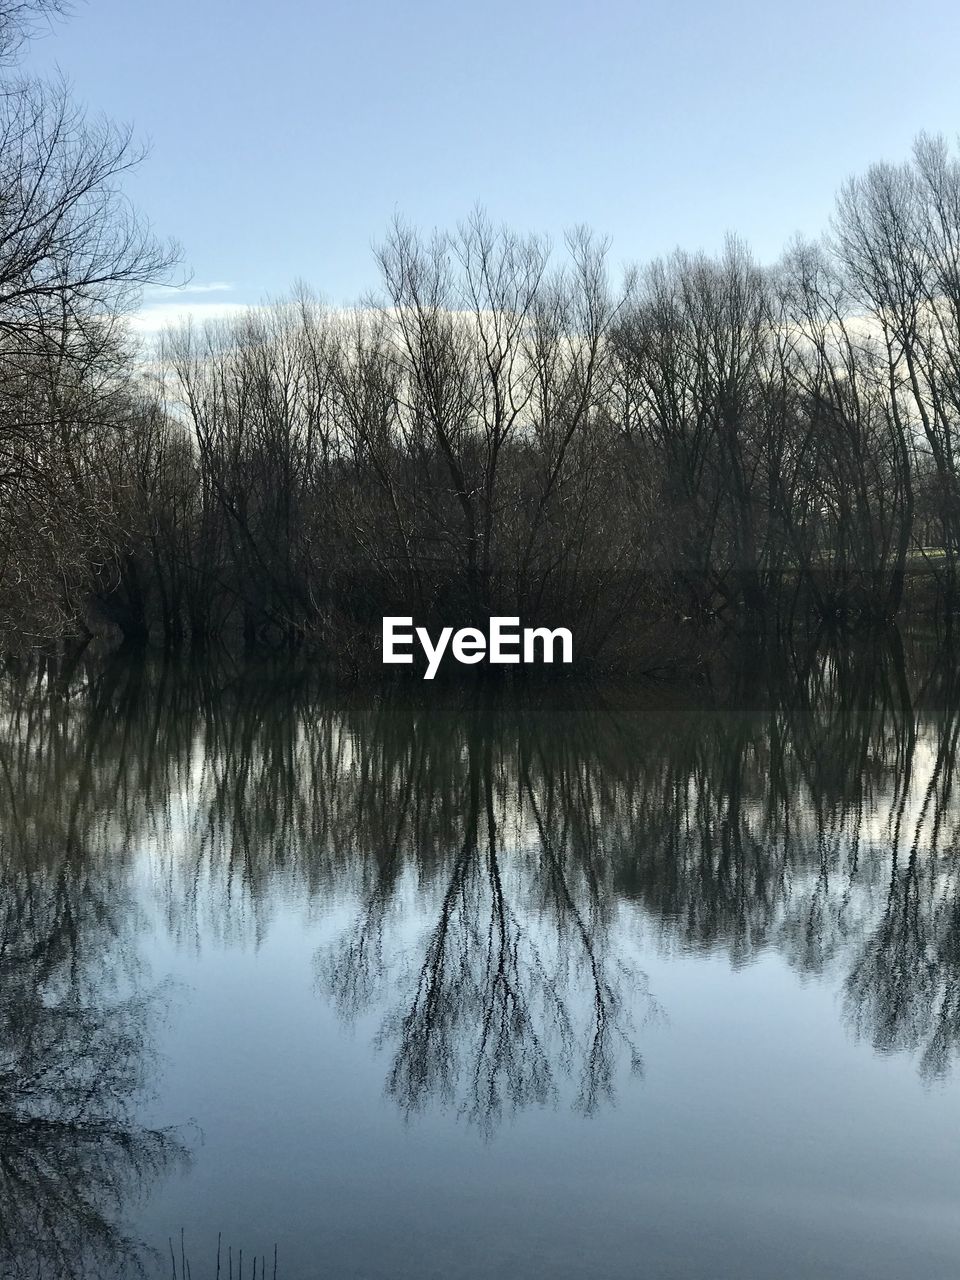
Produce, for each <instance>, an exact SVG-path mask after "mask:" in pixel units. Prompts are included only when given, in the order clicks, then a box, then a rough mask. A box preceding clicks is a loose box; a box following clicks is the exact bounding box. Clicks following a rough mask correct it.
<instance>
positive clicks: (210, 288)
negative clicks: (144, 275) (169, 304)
mask: <svg viewBox="0 0 960 1280" xmlns="http://www.w3.org/2000/svg"><path fill="white" fill-rule="evenodd" d="M232 292H233V285H232V284H228V283H227V281H226V280H210V281H209V282H207V283H205V284H194V283H193V281H192V280H191V281H188V282H187V283H186V284H177V285H171V284H166V285H158V286H157V287H156V288H154V289H148V290H147V296H148V297H150V298H169V297H171V296H172V295H174V294H184V293H232Z"/></svg>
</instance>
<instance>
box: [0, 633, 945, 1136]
mask: <svg viewBox="0 0 960 1280" xmlns="http://www.w3.org/2000/svg"><path fill="white" fill-rule="evenodd" d="M3 690H4V693H3V696H4V698H5V699H6V701H5V704H4V706H5V717H4V722H3V725H2V733H0V744H2V745H0V753H2V762H3V774H2V777H3V783H2V785H3V786H4V787H5V788H6V789H7V791H8V792H9V796H10V800H11V803H10V805H9V806H8V808H9V814H10V816H9V817H7V818H6V819H5V822H6V823H7V826H6V828H5V830H6V832H7V834H6V835H5V837H4V838H5V841H6V843H5V844H4V851H5V852H4V858H5V868H6V870H5V875H6V876H7V878H8V880H9V881H10V883H11V885H13V884H14V883H16V884H17V885H18V886H19V887H18V888H15V889H14V893H15V895H17V896H15V900H16V903H17V904H18V905H17V906H16V907H15V914H14V916H13V917H12V918H11V920H10V922H9V923H8V924H7V925H6V926H5V928H6V929H7V931H8V932H7V934H6V935H5V937H7V938H8V941H7V942H6V943H5V946H6V947H7V948H9V947H10V946H11V945H13V944H14V943H15V944H16V947H17V948H19V950H18V951H17V954H18V955H22V954H25V953H28V954H30V955H31V956H34V955H36V956H39V957H41V959H39V960H37V961H36V963H37V964H39V965H41V966H42V965H43V964H46V965H48V966H49V973H48V974H47V976H46V978H45V981H48V982H54V983H56V982H66V979H65V978H64V977H63V975H64V974H66V973H69V974H71V975H72V976H71V981H74V982H75V981H77V980H78V975H82V974H83V972H84V966H85V962H84V963H81V962H78V961H77V960H75V959H72V958H71V957H72V956H73V950H74V948H75V947H76V946H78V945H80V943H81V942H82V939H83V937H84V934H85V932H86V934H87V935H88V936H89V937H91V938H94V939H96V940H97V941H96V945H95V946H94V948H93V949H94V950H97V951H98V953H99V954H101V956H103V955H107V956H109V957H110V958H111V960H110V962H111V963H112V964H116V963H117V962H118V960H117V957H122V956H123V954H124V948H125V947H126V946H127V933H129V929H128V930H127V933H125V931H124V929H123V928H121V927H119V926H117V925H115V924H111V920H115V919H116V916H117V913H118V911H119V912H121V914H122V912H127V914H128V915H129V913H130V912H131V911H132V910H133V906H132V904H131V902H130V895H131V885H130V866H131V864H132V860H133V854H134V851H135V850H138V849H149V850H150V856H149V859H148V860H147V861H148V872H147V874H148V875H149V877H150V886H151V891H152V893H153V894H154V895H155V897H157V898H158V899H159V900H160V901H161V903H162V905H163V911H164V915H165V919H166V922H167V925H168V927H169V928H170V930H171V931H172V932H173V934H174V935H175V936H176V937H177V938H178V939H179V940H180V941H181V942H182V944H183V945H187V946H193V945H196V943H197V941H198V939H200V938H206V937H210V936H214V935H215V936H219V937H223V938H227V939H229V940H231V941H232V942H234V943H236V944H237V945H247V944H252V943H256V942H258V941H259V940H260V939H262V938H263V937H264V936H266V934H267V933H268V932H269V929H270V924H271V917H272V913H273V911H274V910H275V909H276V904H277V902H278V901H279V899H280V897H281V895H282V897H283V898H284V900H285V901H289V900H290V898H291V896H295V897H296V898H297V899H298V900H300V901H301V902H302V903H303V904H305V907H306V908H307V909H310V908H311V905H312V904H317V906H318V907H319V906H320V905H324V906H328V905H329V904H331V903H334V902H335V903H337V904H339V906H340V907H342V908H343V910H344V912H345V913H346V915H345V917H344V918H346V919H348V920H349V922H350V923H349V926H348V927H347V928H345V929H344V931H343V932H342V933H341V934H339V935H338V936H337V937H336V938H335V939H334V940H333V942H332V943H331V944H330V945H328V946H325V947H324V949H323V951H322V953H321V954H320V955H319V956H318V982H319V988H320V990H321V991H322V992H323V993H324V995H325V996H327V997H329V998H330V999H332V1000H333V1001H335V1003H336V1005H337V1007H338V1008H339V1010H340V1011H341V1013H342V1014H343V1016H344V1017H345V1018H355V1017H357V1016H358V1015H359V1014H361V1013H364V1014H370V1015H372V1016H373V1017H374V1018H375V1019H376V1020H377V1025H378V1026H379V1033H378V1043H379V1045H380V1047H381V1049H382V1051H383V1053H384V1055H385V1066H386V1072H387V1078H386V1087H387V1090H388V1092H389V1094H390V1096H392V1097H393V1098H394V1099H395V1100H396V1102H397V1103H398V1105H399V1106H400V1107H401V1108H402V1109H403V1110H404V1111H405V1112H410V1113H412V1112H415V1111H417V1110H419V1109H421V1108H423V1107H425V1106H427V1105H429V1104H431V1103H442V1104H444V1105H447V1106H452V1107H455V1108H457V1109H458V1110H461V1111H463V1112H464V1113H465V1114H467V1115H468V1116H469V1117H471V1118H472V1119H473V1120H474V1121H476V1122H477V1123H478V1124H479V1125H480V1126H481V1127H484V1128H485V1129H489V1128H490V1127H492V1126H493V1125H495V1124H496V1123H497V1121H498V1120H499V1119H500V1118H501V1117H502V1116H503V1115H504V1114H506V1113H508V1112H510V1111H511V1110H514V1109H517V1108H520V1107H524V1106H527V1105H529V1104H534V1103H535V1104H544V1103H548V1102H552V1101H554V1100H555V1099H558V1098H559V1097H560V1096H561V1094H563V1093H564V1092H566V1091H567V1089H566V1085H565V1084H564V1082H565V1081H569V1080H572V1081H573V1082H574V1083H573V1085H572V1100H573V1102H574V1105H577V1106H579V1107H581V1108H583V1109H584V1110H585V1111H591V1110H593V1109H594V1108H596V1107H597V1106H598V1105H600V1104H601V1102H602V1101H603V1100H604V1099H608V1098H610V1097H611V1096H612V1094H613V1092H614V1088H615V1082H616V1079H617V1077H618V1073H620V1072H621V1071H623V1072H628V1071H629V1070H631V1069H633V1070H637V1069H639V1068H640V1065H641V1054H640V1049H641V1047H642V1040H643V1024H644V1021H645V1019H647V1018H648V1017H649V1016H650V1015H651V1014H653V1013H655V1012H656V1006H655V1002H654V999H653V995H652V994H651V993H650V992H649V991H648V990H647V987H646V983H645V980H644V977H643V970H642V962H641V953H642V948H643V947H649V946H651V945H653V946H656V947H658V948H660V949H662V950H670V949H674V948H682V949H685V950H691V949H694V950H710V951H722V952H725V953H726V954H727V955H728V956H729V958H730V961H731V962H732V963H733V964H735V965H740V964H746V963H749V962H750V960H751V959H752V958H754V957H755V956H756V955H757V954H759V953H760V952H761V951H764V950H767V949H770V950H775V951H777V952H778V953H780V954H781V955H783V956H784V957H786V958H787V959H788V961H789V963H790V964H791V965H793V966H794V967H795V968H797V969H798V970H800V971H802V972H804V973H809V974H817V975H820V976H821V977H822V978H823V980H825V981H828V980H829V981H833V982H836V983H837V984H838V986H839V987H840V988H841V989H842V991H843V993H844V1004H843V1008H844V1016H845V1018H846V1020H847V1023H848V1025H849V1027H850V1029H851V1031H852V1032H853V1033H854V1034H856V1035H858V1036H862V1037H864V1038H866V1039H867V1040H869V1041H870V1042H871V1043H872V1044H873V1045H874V1047H875V1048H876V1049H877V1050H878V1051H897V1052H908V1053H911V1054H914V1055H916V1057H917V1060H918V1063H919V1066H920V1069H921V1070H922V1071H923V1072H924V1073H925V1074H937V1073H941V1072H943V1071H946V1070H947V1069H948V1068H949V1066H950V1064H951V1062H952V1061H953V1060H954V1058H955V1057H956V1054H957V1048H958V1045H960V1000H958V993H957V987H958V983H957V976H958V957H960V947H958V937H960V934H958V908H960V882H958V871H957V868H958V866H960V859H958V834H960V828H958V823H960V808H958V803H957V799H956V796H955V787H954V780H955V779H954V771H955V762H956V755H957V741H958V733H960V714H958V710H960V676H958V670H957V665H956V662H955V660H954V659H953V657H952V654H951V646H950V644H949V643H945V644H943V645H941V646H939V647H938V645H937V644H936V643H934V642H932V641H931V642H923V643H921V642H920V641H913V642H911V645H910V647H909V651H908V654H907V655H905V653H904V650H903V647H902V645H901V642H900V639H899V637H898V636H897V635H896V634H895V633H893V634H887V635H882V636H874V637H872V638H869V639H866V640H862V641H858V642H856V643H853V642H850V641H847V642H845V643H844V644H839V643H832V642H830V641H829V640H823V639H820V640H818V641H817V642H815V643H811V644H809V645H806V646H794V647H792V648H786V649H784V648H780V649H778V650H777V651H776V652H770V651H767V652H766V653H759V654H752V655H750V656H749V659H748V660H746V661H743V662H740V663H738V662H737V661H734V660H732V661H731V662H729V663H728V664H726V665H725V666H724V667H723V668H721V667H719V666H718V668H717V672H716V674H715V675H714V678H713V681H712V683H711V684H709V685H708V686H704V687H703V688H701V689H698V690H693V691H690V690H686V691H684V690H680V689H675V690H659V691H652V690H640V691H634V692H633V693H630V694H621V693H613V692H611V691H609V690H607V691H600V690H587V689H580V690H579V691H568V690H565V691H564V692H562V693H561V692H560V691H559V690H558V689H557V688H553V689H544V688H540V689H538V688H535V687H531V686H521V685H513V686H509V687H507V686H502V687H493V686H491V685H490V683H489V682H488V683H487V684H484V683H482V682H479V683H478V684H476V685H475V686H471V687H470V688H469V689H466V688H461V689H459V690H448V691H447V692H446V693H443V692H442V691H439V690H434V689H431V690H429V691H428V692H427V693H424V691H423V688H422V686H417V687H404V686H400V687H394V688H392V689H391V690H388V691H383V690H381V691H379V692H371V691H364V690H354V691H351V692H344V691H331V690H324V689H323V688H320V687H318V685H317V682H316V681H315V680H314V679H313V678H311V677H310V676H309V674H307V675H304V676H302V677H294V675H293V674H292V673H291V672H290V670H289V669H287V670H286V671H285V672H283V673H282V676H278V674H277V673H275V672H274V673H271V672H268V671H264V670H262V669H261V670H256V671H250V670H240V669H229V670H224V669H223V668H222V667H216V666H214V665H212V664H209V663H207V664H197V665H194V666H192V667H182V666H180V667H174V666H171V665H164V664H162V663H156V664H154V663H151V662H145V661H143V660H142V659H141V660H139V661H137V662H135V663H124V662H120V661H115V662H113V663H106V664H104V663H101V664H99V665H97V664H95V663H94V662H93V661H92V660H91V661H90V662H87V663H83V662H81V663H80V664H78V665H77V666H76V667H75V668H73V669H72V670H71V669H66V668H64V667H63V666H62V665H61V664H59V663H56V662H48V663H46V664H45V665H43V666H42V667H41V668H40V669H37V668H36V667H30V668H29V669H27V670H25V671H20V672H16V671H11V672H10V673H9V678H8V679H7V680H6V681H5V683H4V685H3ZM50 796H57V797H59V799H58V802H57V803H58V805H59V808H57V810H56V815H55V818H51V816H50V813H51V811H50V810H49V803H48V801H44V804H47V805H48V807H47V808H46V809H45V808H44V805H43V804H41V803H40V802H39V800H38V799H37V798H38V797H50ZM67 797H70V798H69V800H68V799H67ZM18 824H19V825H18ZM11 833H12V834H11ZM31 850H32V851H33V852H29V851H31ZM44 850H46V852H43V851H44ZM54 850H56V852H54ZM18 877H19V879H18ZM31 877H32V880H31ZM37 884H40V885H41V886H42V887H43V892H44V893H46V894H48V896H49V897H50V905H49V907H47V908H46V910H48V911H49V913H50V916H51V923H50V925H49V929H48V932H49V934H50V937H51V941H50V942H49V945H47V944H45V943H42V942H41V944H40V945H39V949H38V950H36V951H35V950H34V945H35V944H34V942H33V941H31V937H32V935H31V933H30V928H32V926H31V927H30V928H27V927H25V926H22V925H21V923H20V921H21V920H22V919H27V918H28V904H30V905H29V910H30V911H33V910H36V909H37V908H36V905H35V904H36V902H37V901H39V899H38V897H37V892H38V891H37V889H36V885H37ZM67 893H69V895H70V897H69V899H68V900H65V899H64V894H67ZM42 896H43V895H42V894H41V895H40V897H41V898H42ZM11 901H14V899H11ZM118 903H120V904H125V905H123V906H122V908H121V907H118V905H117V904H118ZM11 909H14V908H11ZM54 925H55V927H54ZM111 930H112V932H111ZM108 934H109V938H107V936H106V935H108ZM43 936H44V937H46V936H47V935H46V934H44V935H43ZM5 954H9V955H12V954H13V953H12V952H9V951H8V952H5ZM8 963H13V962H12V960H10V961H8ZM31 963H33V961H31ZM10 990H11V991H13V992H15V991H16V990H17V987H16V984H15V983H13V984H11V986H10ZM45 990H46V988H45ZM63 990H64V991H65V992H70V991H72V990H73V988H72V987H70V986H69V984H67V985H66V986H64V988H63ZM653 994H654V995H655V993H653ZM69 998H70V999H73V998H74V997H73V996H72V995H71V996H70V997H69ZM63 999H67V996H66V995H64V996H63ZM44 1000H45V1001H46V1003H47V1004H49V1003H50V1002H49V999H48V998H47V996H46V995H45V996H44ZM92 1003H94V1004H96V1003H97V1002H96V1001H93V1002H92ZM90 1006H91V1001H90V1000H87V1002H86V1004H85V1005H80V1006H78V1007H86V1008H89V1007H90ZM54 1007H56V1001H54ZM69 1007H71V1006H70V1005H69V1003H68V1004H67V1005H64V1008H69ZM115 1010H116V1016H115V1019H114V1022H113V1023H112V1024H111V1025H112V1026H113V1028H114V1029H113V1030H112V1031H110V1032H104V1035H105V1036H109V1035H114V1036H119V1037H120V1039H121V1041H122V1042H123V1043H127V1042H130V1043H133V1042H134V1041H135V1040H136V1036H135V1035H133V1034H132V1033H131V1032H130V1031H129V1030H126V1031H125V1030H123V1028H124V1027H125V1026H126V1025H127V1024H126V1023H125V1019H126V1018H127V1017H128V1016H129V1014H128V1013H124V1012H123V1005H122V1004H120V1005H117V1006H115ZM666 1012H667V1013H669V1010H667V1011H666ZM10 1016H12V1015H10ZM49 1016H51V1017H53V1016H54V1015H53V1014H51V1015H49ZM57 1016H59V1015H57ZM16 1021H17V1024H18V1025H23V1026H26V1025H28V1022H29V1020H28V1017H27V1015H26V1014H22V1015H20V1014H18V1015H16ZM75 1025H76V1027H77V1032H76V1034H77V1036H78V1037H79V1038H80V1039H81V1040H82V1041H83V1043H85V1044H89V1046H90V1051H91V1052H95V1046H96V1045H97V1044H98V1043H100V1041H99V1040H98V1039H97V1037H96V1036H92V1035H91V1034H90V1033H89V1032H88V1031H83V1032H82V1033H81V1031H80V1029H79V1028H80V1027H81V1025H82V1023H81V1022H77V1023H76V1024H75ZM125 1037H126V1038H125ZM12 1043H18V1042H17V1041H16V1040H14V1041H12ZM112 1056H113V1057H115V1058H116V1059H117V1061H122V1060H123V1055H122V1054H114V1055H112ZM134 1056H135V1055H134Z"/></svg>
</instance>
